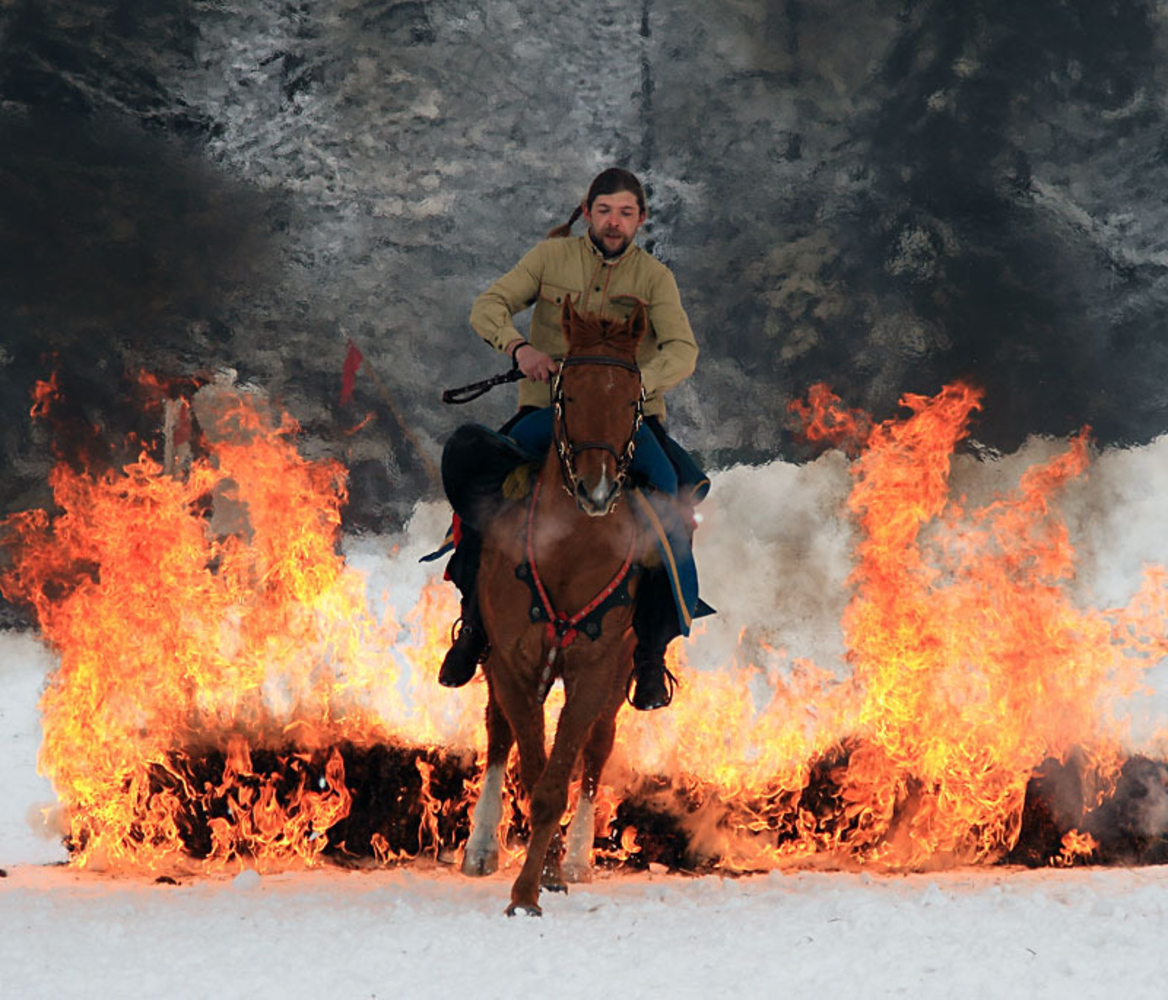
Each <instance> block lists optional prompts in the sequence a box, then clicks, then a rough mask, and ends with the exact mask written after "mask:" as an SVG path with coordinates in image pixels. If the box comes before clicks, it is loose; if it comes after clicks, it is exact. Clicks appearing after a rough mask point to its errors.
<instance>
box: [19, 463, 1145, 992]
mask: <svg viewBox="0 0 1168 1000" xmlns="http://www.w3.org/2000/svg"><path fill="white" fill-rule="evenodd" d="M1050 447H1052V446H1051V445H1050V444H1049V443H1042V442H1038V443H1033V444H1032V445H1031V446H1029V449H1030V451H1032V452H1033V454H1031V455H1029V456H1028V457H1027V456H1011V457H1010V458H1007V459H1002V460H1000V461H999V462H997V463H983V464H981V465H977V464H976V463H973V462H972V460H970V461H966V460H961V461H959V462H958V463H957V467H956V468H955V472H954V478H955V481H956V482H958V483H959V485H960V487H961V489H962V490H963V491H967V492H968V493H969V494H970V495H971V496H972V495H973V494H975V493H977V492H978V490H981V489H987V488H997V486H998V480H1001V481H1003V482H1005V481H1008V480H1010V479H1011V477H1013V478H1015V479H1016V475H1017V472H1018V470H1019V469H1020V468H1021V466H1022V465H1024V464H1028V461H1033V460H1034V459H1035V458H1037V457H1040V456H1041V455H1042V454H1044V453H1046V452H1048V451H1049V450H1050ZM1164 469H1168V444H1166V443H1165V442H1163V441H1161V442H1156V443H1154V444H1153V445H1150V446H1148V447H1147V448H1145V449H1136V450H1133V451H1130V452H1124V453H1116V454H1105V455H1103V456H1102V457H1101V458H1100V461H1099V462H1098V463H1097V464H1096V465H1095V466H1094V467H1093V469H1092V474H1091V477H1090V478H1089V480H1087V481H1086V482H1084V483H1083V484H1079V485H1076V486H1074V487H1072V488H1071V489H1070V490H1069V491H1068V495H1067V497H1066V503H1065V513H1066V516H1067V521H1068V525H1069V526H1070V527H1071V529H1072V533H1073V534H1074V536H1075V540H1076V543H1077V544H1079V545H1081V549H1082V552H1083V563H1082V564H1081V569H1082V573H1081V578H1080V580H1079V581H1078V585H1079V586H1080V587H1082V588H1083V590H1084V592H1085V593H1086V592H1089V591H1091V590H1092V588H1093V587H1094V588H1095V589H1096V590H1097V591H1099V592H1101V593H1102V594H1103V596H1104V597H1105V599H1106V600H1108V601H1112V600H1123V599H1126V597H1128V596H1130V593H1131V592H1132V591H1134V589H1135V586H1136V584H1137V583H1138V573H1139V569H1140V566H1141V564H1142V562H1143V560H1146V559H1154V560H1157V561H1163V562H1168V539H1165V537H1164V532H1163V530H1162V528H1161V527H1160V524H1159V519H1160V516H1161V515H1160V514H1159V509H1158V505H1156V504H1152V503H1150V502H1149V494H1148V484H1149V483H1154V482H1156V481H1159V480H1160V479H1162V478H1164V476H1165V473H1164V472H1163V471H1162V470H1164ZM979 470H980V471H979ZM720 487H723V489H721V490H720ZM846 489H847V472H846V468H845V466H844V465H843V463H842V462H840V461H838V460H837V459H834V458H827V459H825V460H821V461H820V462H818V463H814V464H813V465H809V466H806V467H801V468H799V469H796V468H794V467H789V466H775V467H771V468H768V469H753V470H751V469H738V470H731V472H729V473H724V474H722V475H721V476H719V477H718V478H716V480H715V488H714V491H713V494H712V497H711V501H710V505H709V510H708V511H707V516H706V520H705V521H704V523H703V527H702V532H701V533H699V539H703V538H704V539H705V542H704V543H703V544H704V545H705V547H704V548H699V553H698V555H699V561H700V564H701V565H702V567H703V574H704V577H703V578H704V580H705V584H706V589H707V593H708V595H709V597H710V599H711V601H712V603H714V604H715V605H716V606H721V607H722V608H723V609H724V615H723V616H722V617H723V619H724V620H723V621H720V622H718V623H716V624H711V628H710V630H709V631H708V632H707V633H705V634H704V635H703V636H700V637H698V639H696V640H695V642H694V651H695V655H693V656H691V658H690V663H691V667H692V668H693V669H714V667H711V666H710V664H716V663H717V662H726V661H725V660H724V659H722V660H720V657H722V656H724V655H725V654H726V653H727V649H726V648H725V644H726V643H733V642H740V641H743V640H739V639H738V634H739V633H740V632H741V631H742V629H743V627H744V626H746V631H747V632H749V631H750V627H751V626H752V623H753V624H757V625H758V628H757V629H756V631H757V632H758V634H757V635H756V637H755V638H758V639H768V640H769V639H771V638H773V636H772V635H770V634H769V632H768V633H767V634H766V635H764V634H763V632H762V625H761V624H758V623H762V622H764V618H763V617H757V618H752V617H751V616H752V615H754V613H755V609H754V607H753V606H752V605H750V602H752V601H754V602H757V603H758V606H759V607H760V608H761V607H763V606H765V607H767V608H768V609H769V615H768V616H767V617H766V618H765V621H766V622H767V628H768V629H769V630H770V631H771V632H779V633H783V635H782V638H783V641H784V642H785V644H786V646H787V653H788V655H790V656H792V657H796V656H811V657H812V658H816V657H818V658H819V662H820V664H821V665H822V666H824V667H828V668H835V667H836V664H835V663H833V662H831V660H832V656H833V655H834V654H835V653H836V651H837V649H838V643H839V633H838V611H839V609H840V607H842V600H843V597H842V594H843V581H844V578H845V577H846V571H847V551H848V545H849V542H848V532H847V530H846V529H842V528H841V520H840V517H839V513H840V507H839V505H840V503H841V501H842V498H843V496H844V495H845V494H846ZM720 494H721V499H718V498H719V495H720ZM768 498H769V503H768ZM776 498H777V499H776ZM759 510H763V511H766V512H767V513H768V515H772V516H773V524H772V523H770V522H768V523H766V524H764V523H761V522H760V521H759V518H758V515H757V512H758V511H759ZM420 517H421V520H420V521H419V522H418V523H417V524H416V525H415V530H417V529H418V528H419V526H420V525H422V524H424V525H426V527H427V530H426V532H425V534H427V535H428V536H430V529H431V528H433V527H434V525H437V524H439V523H440V518H439V517H438V515H437V514H435V512H433V511H430V512H422V514H421V515H420ZM744 532H745V533H749V534H753V535H754V542H755V545H756V548H755V549H754V550H752V552H753V555H752V554H751V553H749V552H747V551H746V550H745V549H743V548H741V547H737V548H736V547H734V546H732V545H731V544H730V541H731V535H733V536H734V537H738V536H739V535H741V534H742V533H744ZM715 543H717V544H715ZM420 544H421V543H418V542H416V540H411V544H409V545H403V546H402V548H401V549H400V550H398V552H397V553H396V555H388V556H386V555H382V556H380V557H379V556H377V554H376V552H377V547H376V546H374V545H372V544H370V543H369V542H368V541H366V542H364V543H362V544H356V543H354V544H352V545H351V546H349V548H350V549H351V556H350V558H351V560H352V561H353V562H354V563H356V564H360V565H361V566H362V568H363V570H364V571H365V572H366V573H367V574H368V575H369V586H370V591H371V592H372V593H378V594H388V595H389V598H390V599H392V601H393V602H394V603H396V604H397V605H398V606H399V607H400V606H402V603H401V597H402V595H401V593H400V591H402V590H403V588H404V589H406V590H408V589H410V588H412V587H415V586H420V582H421V580H422V579H423V575H422V570H420V569H416V568H414V567H416V566H417V564H416V561H415V560H416V551H417V549H418V548H419V546H420ZM719 544H724V545H725V546H726V548H727V559H728V561H727V563H726V564H725V565H727V566H728V567H731V568H738V567H740V566H741V565H743V564H744V560H747V559H757V558H760V556H759V552H760V551H761V552H762V553H763V554H764V555H765V559H766V564H767V565H768V566H770V567H771V575H769V576H765V575H764V576H750V575H749V574H743V573H741V572H727V573H725V574H723V573H721V572H720V571H719V557H718V556H717V555H716V554H715V553H716V552H717V551H718V545H719ZM381 551H382V552H389V551H390V547H389V546H388V545H387V546H384V547H383V548H382V549H381ZM809 552H811V553H817V554H818V555H819V556H820V562H819V563H818V565H819V571H818V576H817V578H816V583H815V587H814V588H813V590H812V591H809V590H808V589H807V588H806V587H804V588H803V589H802V590H801V591H799V592H798V593H790V592H789V591H790V590H791V588H789V587H786V588H785V585H784V581H785V580H787V579H789V578H790V577H789V574H788V572H787V570H786V569H785V568H784V561H785V560H804V559H805V558H806V555H807V553H809ZM379 558H380V560H381V562H380V565H379V563H378V559H379ZM395 559H397V560H400V562H399V563H398V564H397V565H396V566H395V564H394V560H395ZM406 567H410V568H409V569H407V568H406ZM776 567H777V568H776ZM398 570H400V572H398ZM411 574H412V575H411ZM748 576H750V579H749V581H748V580H747V579H746V578H747V577H748ZM748 584H750V586H748ZM394 588H396V589H397V591H398V593H391V592H392V591H394ZM1096 597H1097V598H1098V597H1099V594H1096ZM731 609H737V612H738V618H735V616H734V612H732V611H731ZM776 609H778V612H777V613H776ZM703 643H704V644H705V646H706V647H710V648H706V649H705V650H704V651H703V652H702V655H700V656H698V655H696V654H697V653H698V651H699V650H700V649H701V646H702V644H703ZM730 652H731V653H732V652H733V649H732V648H731V649H730ZM695 663H697V666H694V664H695ZM703 663H704V664H705V666H702V664H703ZM53 664H54V658H53V655H52V654H51V653H50V652H49V651H47V650H46V649H45V648H44V647H43V646H42V645H41V644H40V643H39V642H38V640H37V638H36V637H35V636H34V635H32V634H28V633H20V632H10V633H0V692H2V697H0V748H2V750H3V752H2V753H0V787H3V788H4V789H5V791H6V793H7V794H5V795H4V797H3V799H2V801H0V867H2V868H3V869H4V870H5V871H6V873H7V875H6V877H4V878H0V997H4V998H7V997H14V998H24V997H42V996H53V997H106V996H123V995H131V996H136V997H147V998H150V997H160V998H161V997H167V998H173V997H180V998H183V997H211V996H215V997H220V996H261V997H264V996H273V997H276V996H279V997H301V996H303V997H318V996H325V997H340V998H371V997H399V996H400V997H430V996H433V997H452V996H458V995H473V996H476V997H504V996H507V997H510V996H513V995H522V994H524V993H527V992H538V993H541V994H546V993H554V994H555V995H556V996H559V997H593V996H598V995H599V996H610V995H616V996H642V995H648V994H649V993H650V992H652V993H653V994H657V995H661V996H665V997H670V998H672V997H698V996H702V997H705V996H722V995H729V996H760V997H761V996H775V995H788V994H791V995H815V996H836V995H838V996H865V997H868V996H889V995H901V996H924V997H938V996H941V997H982V996H994V997H1027V998H1029V997H1058V998H1067V997H1096V996H1099V997H1102V996H1109V997H1110V996H1123V997H1127V998H1131V997H1136V998H1138V997H1161V996H1163V995H1164V991H1165V987H1164V983H1165V979H1166V977H1168V952H1166V950H1165V949H1164V946H1163V941H1164V936H1165V933H1166V932H1168V919H1166V914H1165V911H1166V908H1168V869H1162V868H1148V869H1133V870H1121V869H1109V870H1102V869H1074V870H1070V871H1062V870H1043V871H1026V870H1016V869H1006V868H989V869H977V870H973V869H961V870H956V871H948V872H940V873H928V874H913V875H899V876H889V875H873V874H868V873H859V874H857V873H849V872H814V871H804V872H785V873H780V872H775V873H771V874H769V875H756V876H750V877H744V878H737V879H732V878H721V877H717V876H708V877H702V878H692V877H684V876H680V875H669V874H667V873H665V872H663V871H650V872H648V873H646V874H643V875H602V876H599V877H598V878H597V880H596V881H594V882H592V883H590V884H587V885H584V886H575V887H573V888H572V890H571V892H570V893H569V894H568V895H566V896H560V895H545V896H544V897H543V899H542V900H541V902H542V903H543V905H544V916H543V917H542V918H541V919H534V918H529V917H517V918H514V919H507V918H506V917H504V916H503V908H504V906H505V905H506V903H507V899H508V889H509V885H510V880H511V878H512V877H513V875H514V871H513V870H511V871H504V872H501V873H499V874H497V875H494V876H491V877H489V878H486V879H482V880H470V879H467V878H464V877H462V876H461V875H459V874H458V873H457V871H456V870H455V869H453V868H450V867H447V866H444V865H437V864H435V863H433V862H425V863H418V864H416V865H414V866H412V867H410V868H405V869H395V870H367V871H342V870H338V869H334V868H325V869H321V870H314V871H307V872H296V873H286V874H278V875H262V876H261V875H259V874H257V873H255V872H253V871H241V872H239V873H235V874H234V875H222V876H218V877H210V878H207V877H199V878H194V877H184V878H180V879H178V882H177V884H166V883H156V882H154V881H153V880H152V879H150V878H149V877H126V876H117V875H112V874H108V873H107V874H101V873H93V872H86V871H75V870H73V869H71V868H69V867H67V866H65V865H63V864H61V862H63V861H64V860H65V853H64V850H63V848H62V847H61V846H60V843H59V841H58V840H57V839H56V838H55V837H53V836H52V835H49V836H48V837H47V838H46V836H44V835H43V833H40V832H37V831H38V830H39V831H44V830H45V828H46V827H45V823H44V821H43V817H44V815H45V814H46V813H47V814H48V815H49V817H50V820H51V816H52V810H53V801H54V800H53V793H52V790H51V788H50V787H49V786H48V784H47V782H46V781H45V780H44V779H42V778H40V777H39V776H38V775H37V773H36V750H37V746H38V743H39V720H38V717H37V712H36V701H37V698H38V695H39V693H40V690H41V688H42V686H43V684H44V681H45V678H46V675H47V674H48V673H49V671H51V669H52V667H53ZM1152 681H1153V684H1156V679H1155V676H1153V678H1152ZM1156 686H1157V687H1164V686H1165V685H1159V684H1156ZM682 696H684V695H682ZM1164 705H1165V699H1164V697H1163V696H1162V694H1161V693H1160V692H1154V693H1153V695H1152V697H1151V698H1149V699H1146V701H1145V704H1144V708H1143V714H1144V717H1145V729H1146V731H1147V732H1152V731H1153V730H1154V729H1155V728H1157V726H1162V725H1163V721H1164V719H1165V718H1166V717H1168V711H1165V710H1164V708H1163V706H1164ZM51 825H52V824H51V822H50V824H49V827H50V828H51ZM808 991H814V993H813V994H808Z"/></svg>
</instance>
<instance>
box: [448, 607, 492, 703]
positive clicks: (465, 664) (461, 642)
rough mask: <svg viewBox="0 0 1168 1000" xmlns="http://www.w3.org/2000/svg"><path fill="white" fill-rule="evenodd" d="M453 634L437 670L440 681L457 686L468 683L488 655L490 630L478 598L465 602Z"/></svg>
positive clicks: (451, 686) (452, 630)
mask: <svg viewBox="0 0 1168 1000" xmlns="http://www.w3.org/2000/svg"><path fill="white" fill-rule="evenodd" d="M451 635H452V641H451V644H450V649H449V650H448V651H447V653H446V656H445V657H444V658H443V660H442V669H441V670H439V671H438V683H439V684H441V685H442V686H443V687H448V688H456V687H462V686H463V685H464V684H466V683H468V682H469V681H470V679H471V678H472V677H474V675H475V671H476V670H477V669H478V666H479V664H480V663H482V661H483V660H485V659H486V658H487V652H488V646H487V631H486V629H484V628H483V620H482V617H481V616H480V615H479V604H478V601H466V602H464V603H463V605H462V617H461V618H459V619H458V621H456V622H455V623H454V625H453V627H452V628H451Z"/></svg>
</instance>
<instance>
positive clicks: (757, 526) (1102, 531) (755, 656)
mask: <svg viewBox="0 0 1168 1000" xmlns="http://www.w3.org/2000/svg"><path fill="white" fill-rule="evenodd" d="M1066 447H1067V442H1066V441H1065V440H1052V439H1045V438H1031V439H1030V440H1028V441H1027V442H1026V444H1025V445H1024V446H1023V447H1022V448H1021V449H1019V450H1018V451H1017V452H1015V453H1013V454H1011V455H1003V456H997V455H988V456H987V455H984V454H983V455H982V456H981V457H978V456H976V455H975V454H962V455H958V456H955V458H954V460H953V467H952V474H951V479H950V485H951V497H952V498H954V499H961V498H964V499H965V501H966V503H967V505H968V506H969V507H977V506H981V505H983V504H985V503H987V502H988V501H990V500H991V499H993V498H994V497H995V496H997V495H1004V494H1007V493H1009V492H1011V491H1013V490H1015V489H1016V488H1017V486H1018V482H1019V480H1020V478H1021V476H1022V474H1023V473H1024V472H1025V470H1026V469H1028V468H1030V467H1032V466H1034V465H1036V464H1040V463H1042V462H1044V461H1046V460H1047V459H1049V458H1051V457H1052V456H1053V455H1055V454H1058V453H1059V452H1061V451H1063V450H1065V449H1066ZM712 483H713V485H712V489H711V490H710V494H709V497H708V498H707V499H706V501H705V502H704V503H703V504H702V505H701V506H700V507H699V513H700V514H701V515H702V523H701V525H700V527H699V528H698V531H697V535H696V537H695V542H694V550H695V555H696V558H697V564H698V572H699V576H700V579H701V585H702V596H703V597H704V598H705V600H706V601H708V602H709V603H710V604H711V605H713V606H714V607H715V608H716V609H717V611H718V614H717V615H716V616H713V617H710V618H706V619H703V620H702V621H700V622H698V623H697V624H696V625H695V628H694V634H693V636H692V637H691V638H690V639H689V640H688V641H687V648H686V660H687V669H696V670H719V669H722V668H724V667H726V666H727V665H730V664H744V663H748V662H749V663H753V664H755V665H757V666H759V667H761V668H763V669H764V670H765V671H778V672H785V671H786V670H788V669H790V668H791V666H792V665H793V663H794V661H796V660H798V659H807V660H811V661H812V662H813V663H815V664H816V665H817V666H818V667H820V668H822V669H826V670H829V671H831V672H833V673H835V674H836V675H837V676H845V675H846V674H847V672H848V671H849V669H850V668H849V667H848V665H847V663H846V661H845V652H846V651H845V647H844V638H843V633H842V630H841V627H840V619H841V615H842V614H843V611H844V609H845V607H846V606H847V603H848V601H849V599H850V597H851V592H850V588H849V586H848V575H849V573H850V572H851V570H852V568H853V566H854V561H853V557H852V549H853V547H854V545H855V543H856V541H857V537H858V536H857V532H856V529H855V527H854V525H853V523H852V521H851V519H850V517H849V514H848V511H847V507H846V501H847V497H848V493H849V491H850V488H851V477H850V474H849V463H848V461H847V460H846V459H845V458H844V456H843V455H842V454H840V453H838V452H829V453H827V454H825V455H823V456H822V457H820V458H819V459H817V460H816V461H814V462H810V463H808V464H805V465H791V464H787V463H784V462H773V463H771V464H769V465H764V466H736V467H733V468H730V469H725V470H721V471H718V472H716V473H714V474H713V475H712ZM1166 491H1168V437H1162V438H1159V439H1157V440H1156V441H1154V442H1152V443H1151V444H1148V445H1145V446H1142V447H1138V448H1130V449H1124V450H1107V451H1104V452H1102V453H1100V454H1097V455H1095V456H1094V460H1093V461H1092V463H1091V465H1090V467H1089V468H1088V470H1087V472H1086V474H1085V475H1084V476H1082V477H1081V478H1079V479H1077V480H1074V481H1072V482H1071V483H1069V484H1068V485H1067V486H1066V487H1065V489H1064V490H1063V492H1062V493H1061V495H1060V496H1058V497H1056V498H1055V502H1056V504H1057V505H1058V507H1059V509H1060V511H1061V516H1062V518H1063V519H1064V521H1065V522H1066V524H1067V527H1068V530H1069V533H1070V539H1071V542H1072V544H1073V545H1074V547H1075V550H1076V553H1077V574H1076V576H1075V579H1074V580H1073V581H1071V582H1070V583H1069V584H1068V586H1069V588H1070V593H1071V595H1072V598H1073V600H1074V601H1075V602H1076V603H1077V604H1079V605H1080V606H1083V607H1096V608H1108V607H1115V606H1120V605H1123V604H1126V603H1127V602H1128V601H1129V600H1130V599H1131V598H1132V596H1133V595H1134V594H1135V593H1136V591H1137V590H1138V588H1139V586H1140V582H1141V577H1142V573H1143V569H1144V567H1145V566H1146V565H1148V564H1160V565H1166V566H1168V523H1166V518H1165V515H1164V513H1163V511H1164V508H1163V505H1162V502H1161V500H1160V497H1161V496H1162V495H1164V494H1165V492H1166ZM448 520H449V515H448V512H447V510H446V508H445V506H444V505H442V504H423V505H419V507H418V508H417V509H416V510H415V513H414V516H413V518H412V520H411V521H410V523H409V525H408V526H407V528H406V530H405V532H404V533H403V534H402V535H401V536H400V537H396V538H393V539H384V538H380V539H371V538H363V539H350V540H349V541H348V543H347V555H348V558H349V561H350V562H351V563H354V564H355V565H357V566H358V567H359V568H361V569H363V570H364V571H365V572H366V573H367V574H368V575H369V581H370V592H371V595H372V596H373V597H374V599H375V600H376V599H379V600H382V601H384V602H385V603H388V604H390V605H391V606H393V607H394V608H395V609H397V610H398V612H399V613H400V612H401V611H402V610H403V609H408V608H409V607H411V606H412V605H413V603H414V602H415V601H416V597H417V594H418V593H419V592H420V590H421V587H422V585H423V584H424V583H425V582H426V581H427V580H430V579H434V578H436V577H440V575H441V567H442V562H438V563H431V564H421V563H419V562H418V559H419V557H420V556H421V555H423V554H424V553H425V552H427V551H429V550H430V549H432V548H435V547H436V546H437V545H438V544H439V543H440V541H441V539H442V536H443V535H444V533H445V531H446V528H447V526H448ZM447 586H450V587H453V585H452V584H447ZM1147 681H1148V683H1149V685H1150V687H1151V689H1152V690H1151V693H1150V694H1140V695H1136V696H1133V697H1132V698H1131V699H1130V702H1129V703H1128V704H1127V705H1126V706H1125V710H1126V711H1127V712H1129V713H1130V716H1131V720H1132V731H1131V738H1132V743H1133V746H1134V747H1135V748H1144V747H1148V744H1149V741H1151V740H1152V738H1153V737H1154V736H1156V734H1157V731H1158V730H1160V729H1161V728H1162V727H1168V661H1165V662H1162V663H1160V664H1159V665H1157V666H1156V667H1155V668H1154V669H1152V670H1151V671H1149V673H1148V675H1147ZM1148 748H1150V747H1148Z"/></svg>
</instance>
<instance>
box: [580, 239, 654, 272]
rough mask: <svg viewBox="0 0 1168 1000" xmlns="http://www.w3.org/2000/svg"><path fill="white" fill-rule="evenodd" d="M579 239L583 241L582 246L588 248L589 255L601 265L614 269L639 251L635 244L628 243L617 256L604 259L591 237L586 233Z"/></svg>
mask: <svg viewBox="0 0 1168 1000" xmlns="http://www.w3.org/2000/svg"><path fill="white" fill-rule="evenodd" d="M580 239H582V240H583V241H584V245H585V246H586V247H587V248H588V251H589V253H591V254H592V256H593V257H596V258H597V259H598V260H600V261H601V262H602V263H604V264H606V265H607V266H608V267H615V266H616V265H617V264H619V263H620V262H621V261H622V260H626V259H627V258H629V257H631V256H632V255H633V254H634V253H636V252H637V251H639V250H640V249H641V248H640V247H639V246H637V244H636V243H634V242H630V243H629V245H628V246H627V247H625V248H624V250H622V251H621V252H620V254H619V255H618V256H616V257H605V256H604V253H603V251H602V250H601V249H600V247H598V246H597V245H596V244H595V243H593V242H592V237H591V236H589V235H588V233H585V234H584V235H583V236H581V237H580Z"/></svg>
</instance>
